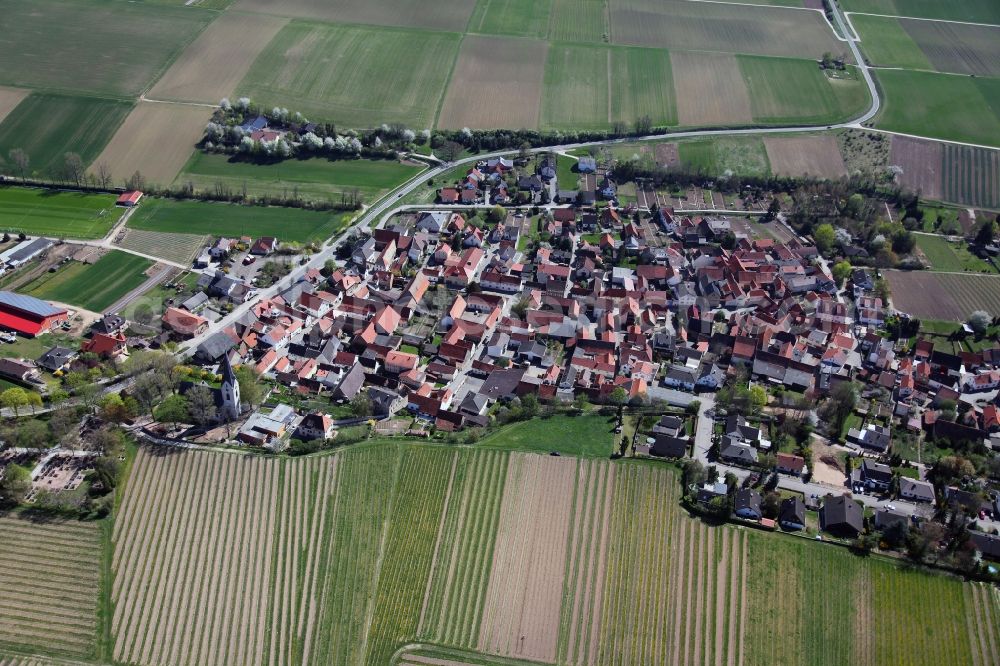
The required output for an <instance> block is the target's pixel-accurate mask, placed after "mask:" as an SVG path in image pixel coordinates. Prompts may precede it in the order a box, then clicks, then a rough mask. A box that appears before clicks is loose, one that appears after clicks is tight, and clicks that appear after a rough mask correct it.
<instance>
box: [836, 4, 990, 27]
mask: <svg viewBox="0 0 1000 666" xmlns="http://www.w3.org/2000/svg"><path fill="white" fill-rule="evenodd" d="M840 5H841V7H843V8H844V10H845V11H849V12H869V13H871V14H888V15H891V16H914V17H917V18H927V19H942V20H948V21H971V22H972V23H993V24H1000V5H998V4H997V3H996V2H995V1H994V0H949V2H941V1H940V0H843V2H841V3H840Z"/></svg>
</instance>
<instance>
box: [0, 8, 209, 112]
mask: <svg viewBox="0 0 1000 666" xmlns="http://www.w3.org/2000/svg"><path fill="white" fill-rule="evenodd" d="M215 16H217V14H216V13H215V12H210V11H206V10H202V9H198V8H196V7H183V6H177V7H173V6H169V5H165V4H158V3H150V2H108V1H107V0H7V2H5V3H4V7H3V17H4V21H3V37H2V42H0V44H2V48H0V84H8V85H13V86H19V87H23V88H44V89H53V90H68V91H81V92H93V93H103V94H108V95H117V96H136V95H138V94H139V93H140V92H142V91H143V90H145V89H146V88H148V87H149V86H150V85H151V84H152V83H153V81H154V80H155V79H156V78H157V77H158V76H159V75H160V74H162V73H163V71H164V70H165V69H166V68H167V66H168V65H169V64H170V63H171V62H172V61H173V59H174V58H176V57H177V55H178V54H179V53H180V51H181V49H183V48H184V46H186V45H187V44H188V43H189V42H190V41H192V40H193V39H194V38H195V37H196V36H197V35H198V33H199V32H200V31H201V30H202V28H204V27H205V26H206V25H207V24H208V22H209V21H210V20H212V19H213V18H215ZM137 54H141V56H142V57H136V55H137Z"/></svg>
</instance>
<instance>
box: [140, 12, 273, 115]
mask: <svg viewBox="0 0 1000 666" xmlns="http://www.w3.org/2000/svg"><path fill="white" fill-rule="evenodd" d="M287 22H288V19H285V18H280V17H275V16H263V15H259V14H240V13H235V12H226V13H225V14H223V15H222V16H220V17H219V18H218V19H216V20H215V21H213V22H212V24H211V25H209V26H208V28H206V29H205V31H204V32H202V33H201V35H199V36H198V39H196V40H195V41H194V42H193V43H192V44H191V45H190V46H188V47H187V48H186V49H184V52H183V53H182V54H181V56H180V57H179V58H178V59H177V60H176V61H175V62H174V64H173V65H172V66H171V67H170V69H168V70H167V72H166V74H164V75H163V77H162V78H161V79H160V80H159V81H157V82H156V85H155V86H153V89H152V90H150V91H149V95H148V96H149V97H151V98H153V99H170V100H180V101H184V102H204V103H208V104H215V103H217V102H218V101H219V100H220V99H221V98H223V97H229V96H230V95H232V94H233V92H235V90H236V86H237V85H239V83H240V81H242V80H243V77H244V75H246V73H247V71H248V70H249V69H250V65H252V64H253V62H254V60H255V59H256V58H257V56H258V55H259V54H260V52H261V51H262V50H263V49H264V47H265V46H267V44H268V43H269V42H270V41H271V39H272V38H274V36H275V35H276V34H278V31H279V30H281V28H282V27H283V26H284V25H285V23H287Z"/></svg>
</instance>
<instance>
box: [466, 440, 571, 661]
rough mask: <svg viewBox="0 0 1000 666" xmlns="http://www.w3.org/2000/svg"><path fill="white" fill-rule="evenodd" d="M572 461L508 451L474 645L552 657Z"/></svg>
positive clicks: (499, 651) (508, 653) (541, 658)
mask: <svg viewBox="0 0 1000 666" xmlns="http://www.w3.org/2000/svg"><path fill="white" fill-rule="evenodd" d="M576 467H577V462H576V461H574V460H570V459H562V458H551V457H547V456H539V455H531V454H519V453H514V454H511V457H510V464H509V466H508V468H507V481H506V485H505V486H504V502H503V508H502V510H501V513H500V523H499V527H498V529H497V536H496V545H495V547H494V554H493V569H492V571H491V572H490V579H489V580H490V582H489V586H488V588H487V591H486V599H485V602H484V604H483V619H482V625H481V628H480V632H479V648H480V650H482V651H485V652H489V653H492V654H500V655H506V656H512V657H524V658H527V659H533V660H536V661H549V662H551V661H555V659H556V652H557V646H558V640H559V632H558V626H553V625H554V623H553V622H552V620H553V619H554V618H558V617H559V613H560V603H561V601H562V586H563V577H564V576H565V573H566V549H567V536H568V533H569V529H570V518H571V512H572V497H573V486H574V482H575V479H576Z"/></svg>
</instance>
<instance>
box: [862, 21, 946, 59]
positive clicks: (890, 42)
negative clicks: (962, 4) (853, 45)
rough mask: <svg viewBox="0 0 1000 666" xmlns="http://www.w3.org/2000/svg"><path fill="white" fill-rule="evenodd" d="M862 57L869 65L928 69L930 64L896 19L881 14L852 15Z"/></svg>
mask: <svg viewBox="0 0 1000 666" xmlns="http://www.w3.org/2000/svg"><path fill="white" fill-rule="evenodd" d="M851 23H853V24H854V29H855V30H856V31H857V33H858V36H859V37H860V38H861V48H862V50H863V51H864V55H865V58H866V59H867V60H868V62H869V63H871V64H872V65H881V66H883V67H902V68H904V69H930V70H933V69H934V66H933V65H932V64H931V63H930V61H929V60H928V59H927V55H926V54H925V53H924V52H923V51H921V50H920V46H919V45H918V44H917V42H916V41H915V40H914V39H913V37H911V36H910V34H909V33H908V32H906V30H904V29H903V26H901V25H900V24H899V21H898V20H896V19H894V18H886V17H883V16H852V17H851Z"/></svg>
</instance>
